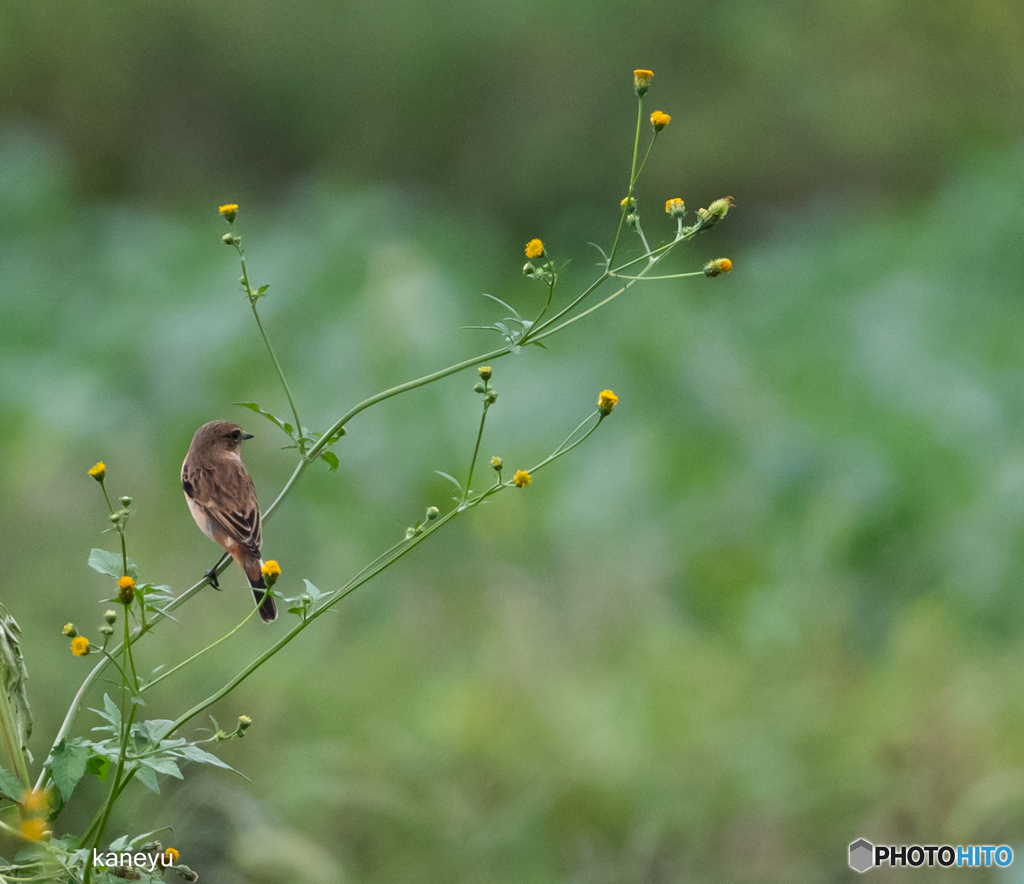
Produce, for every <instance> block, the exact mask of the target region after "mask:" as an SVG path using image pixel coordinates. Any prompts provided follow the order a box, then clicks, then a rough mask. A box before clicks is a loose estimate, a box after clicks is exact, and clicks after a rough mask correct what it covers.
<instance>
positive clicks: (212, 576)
mask: <svg viewBox="0 0 1024 884" xmlns="http://www.w3.org/2000/svg"><path fill="white" fill-rule="evenodd" d="M206 577H207V579H208V580H209V581H210V586H212V587H213V588H214V589H220V583H218V582H217V569H216V568H210V570H209V571H207V572H206Z"/></svg>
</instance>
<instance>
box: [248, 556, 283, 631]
mask: <svg viewBox="0 0 1024 884" xmlns="http://www.w3.org/2000/svg"><path fill="white" fill-rule="evenodd" d="M262 568H263V561H262V560H261V559H260V558H259V557H258V556H257V557H256V558H255V559H246V561H245V565H244V570H245V576H246V577H247V578H248V579H249V586H251V587H252V597H253V598H254V599H255V600H256V609H257V610H258V611H259V612H260V620H262V621H263V622H264V623H270V622H271V621H272V620H276V619H277V604H276V603H275V602H274V597H273V596H272V595H271V594H270V593H269V592H267V583H266V581H265V580H264V579H263V571H262Z"/></svg>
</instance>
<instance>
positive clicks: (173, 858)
mask: <svg viewBox="0 0 1024 884" xmlns="http://www.w3.org/2000/svg"><path fill="white" fill-rule="evenodd" d="M164 856H166V857H167V865H169V866H172V865H174V864H175V863H176V862H177V861H178V857H179V856H181V854H180V853H178V851H177V850H175V849H174V848H173V847H168V848H167V849H166V850H165V851H164Z"/></svg>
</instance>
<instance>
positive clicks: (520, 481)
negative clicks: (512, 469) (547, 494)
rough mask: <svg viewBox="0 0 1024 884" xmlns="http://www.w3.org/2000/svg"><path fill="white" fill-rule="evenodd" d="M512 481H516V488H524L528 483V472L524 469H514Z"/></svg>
mask: <svg viewBox="0 0 1024 884" xmlns="http://www.w3.org/2000/svg"><path fill="white" fill-rule="evenodd" d="M512 481H513V482H515V483H516V488H525V487H526V486H527V485H529V484H530V481H531V479H530V474H529V473H528V472H526V470H516V474H515V476H514V477H513V479H512Z"/></svg>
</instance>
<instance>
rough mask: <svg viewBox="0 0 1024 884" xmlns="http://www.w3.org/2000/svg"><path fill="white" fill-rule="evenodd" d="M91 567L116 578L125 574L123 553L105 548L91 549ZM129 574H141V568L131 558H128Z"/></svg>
mask: <svg viewBox="0 0 1024 884" xmlns="http://www.w3.org/2000/svg"><path fill="white" fill-rule="evenodd" d="M89 567H90V568H92V569H93V570H94V571H99V572H100V574H108V575H109V576H111V577H114V578H117V577H123V576H124V559H123V557H122V556H121V553H112V552H107V551H106V550H105V549H93V550H90V551H89ZM128 576H129V577H133V578H134V577H138V576H139V569H138V568H137V567H136V565H135V562H133V561H132V560H131V559H128Z"/></svg>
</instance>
